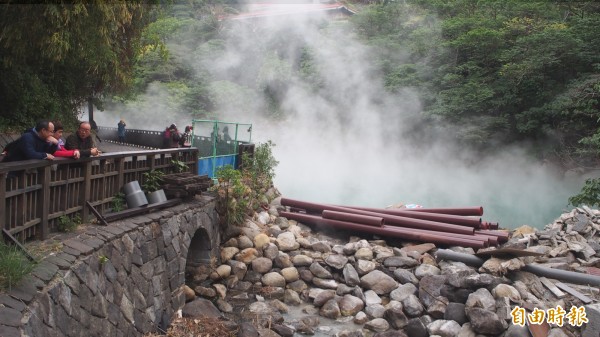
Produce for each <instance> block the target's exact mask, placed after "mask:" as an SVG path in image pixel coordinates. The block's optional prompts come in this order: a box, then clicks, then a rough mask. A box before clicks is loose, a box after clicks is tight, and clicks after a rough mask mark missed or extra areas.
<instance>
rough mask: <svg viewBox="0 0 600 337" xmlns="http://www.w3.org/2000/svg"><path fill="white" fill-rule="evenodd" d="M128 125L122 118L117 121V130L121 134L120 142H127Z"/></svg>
mask: <svg viewBox="0 0 600 337" xmlns="http://www.w3.org/2000/svg"><path fill="white" fill-rule="evenodd" d="M126 126H127V124H125V121H124V120H122V119H121V120H120V121H119V123H117V132H118V134H119V143H125V127H126Z"/></svg>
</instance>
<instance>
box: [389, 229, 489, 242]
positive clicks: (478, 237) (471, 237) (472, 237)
mask: <svg viewBox="0 0 600 337" xmlns="http://www.w3.org/2000/svg"><path fill="white" fill-rule="evenodd" d="M384 226H385V225H384ZM386 228H390V226H386ZM407 229H410V230H411V231H416V232H422V231H424V232H432V231H428V230H425V229H417V228H407ZM434 233H436V234H439V235H443V236H450V237H453V238H459V239H467V240H474V241H481V242H483V244H484V246H485V247H487V246H489V245H491V244H492V241H493V240H489V239H488V237H487V236H483V235H468V234H458V233H448V232H434ZM426 234H427V233H426Z"/></svg>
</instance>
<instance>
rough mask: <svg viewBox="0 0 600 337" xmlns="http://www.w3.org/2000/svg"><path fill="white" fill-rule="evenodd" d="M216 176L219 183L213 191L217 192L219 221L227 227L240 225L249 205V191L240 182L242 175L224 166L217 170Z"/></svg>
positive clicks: (229, 166) (231, 167)
mask: <svg viewBox="0 0 600 337" xmlns="http://www.w3.org/2000/svg"><path fill="white" fill-rule="evenodd" d="M216 176H217V179H218V181H219V183H218V184H216V185H214V186H213V189H214V190H216V191H217V195H218V199H217V205H218V206H217V207H218V210H219V213H220V214H221V219H223V220H224V221H225V223H226V224H227V225H233V224H240V223H242V221H243V220H244V217H245V215H246V213H247V212H248V208H249V206H250V205H251V191H250V188H249V187H248V186H246V184H244V182H243V181H242V173H241V172H240V171H238V170H236V169H234V168H233V166H231V165H226V166H223V167H220V168H219V169H218V170H217V172H216Z"/></svg>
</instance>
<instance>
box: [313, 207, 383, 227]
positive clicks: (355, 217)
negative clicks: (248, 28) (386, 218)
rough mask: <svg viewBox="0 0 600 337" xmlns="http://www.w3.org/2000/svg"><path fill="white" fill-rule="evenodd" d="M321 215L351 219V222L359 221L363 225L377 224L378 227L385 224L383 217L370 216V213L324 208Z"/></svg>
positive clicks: (328, 217)
mask: <svg viewBox="0 0 600 337" xmlns="http://www.w3.org/2000/svg"><path fill="white" fill-rule="evenodd" d="M321 216H322V217H323V218H324V219H332V220H340V221H349V222H355V223H359V224H362V225H369V226H377V227H381V226H383V218H381V217H376V216H370V215H362V214H353V213H344V212H336V211H330V210H324V211H323V213H322V215H321Z"/></svg>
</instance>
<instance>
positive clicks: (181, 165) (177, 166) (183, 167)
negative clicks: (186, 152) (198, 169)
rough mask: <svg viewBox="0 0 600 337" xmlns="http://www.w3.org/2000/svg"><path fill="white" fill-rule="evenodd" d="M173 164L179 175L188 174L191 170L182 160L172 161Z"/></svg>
mask: <svg viewBox="0 0 600 337" xmlns="http://www.w3.org/2000/svg"><path fill="white" fill-rule="evenodd" d="M171 164H173V166H175V171H177V172H178V173H181V172H186V171H188V170H189V166H188V165H187V164H186V163H184V162H182V161H181V160H177V159H172V160H171Z"/></svg>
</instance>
